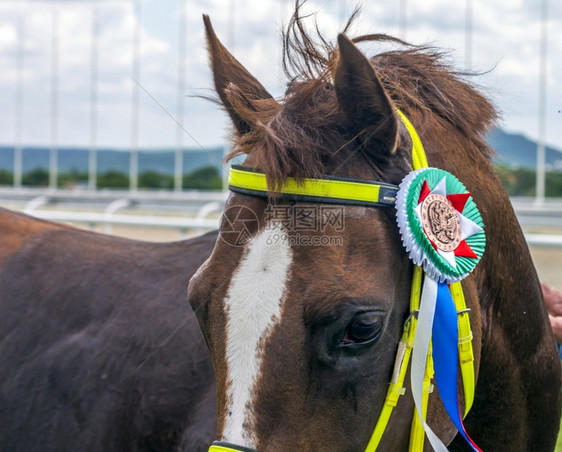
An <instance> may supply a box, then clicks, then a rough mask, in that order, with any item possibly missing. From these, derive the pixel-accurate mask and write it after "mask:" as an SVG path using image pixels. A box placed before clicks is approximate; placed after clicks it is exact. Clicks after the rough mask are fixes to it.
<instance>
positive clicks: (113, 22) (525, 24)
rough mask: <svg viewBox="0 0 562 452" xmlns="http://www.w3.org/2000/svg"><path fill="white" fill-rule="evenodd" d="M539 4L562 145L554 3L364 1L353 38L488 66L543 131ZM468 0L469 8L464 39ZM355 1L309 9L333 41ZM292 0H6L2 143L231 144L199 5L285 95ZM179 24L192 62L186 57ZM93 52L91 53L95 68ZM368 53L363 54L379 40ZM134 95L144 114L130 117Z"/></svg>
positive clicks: (502, 102)
mask: <svg viewBox="0 0 562 452" xmlns="http://www.w3.org/2000/svg"><path fill="white" fill-rule="evenodd" d="M542 1H547V3H548V12H549V14H548V19H547V21H546V24H545V25H546V30H547V31H548V39H547V60H546V61H547V70H546V89H547V95H546V106H545V109H546V123H545V137H546V142H547V143H548V144H551V145H554V146H555V147H558V148H561V149H562V113H561V111H562V89H561V88H560V87H561V86H562V75H561V74H562V57H561V56H562V31H561V30H562V2H560V1H559V0H494V1H489V0H465V1H458V2H453V1H450V0H424V1H423V2H420V1H416V2H414V1H412V0H401V1H396V2H389V1H382V0H369V1H365V2H364V3H363V4H362V14H361V16H360V19H359V20H358V21H357V23H356V26H355V27H354V28H353V34H355V35H357V34H363V33H375V32H376V33H381V32H382V33H389V34H393V35H396V36H400V37H402V38H405V39H407V40H408V41H410V42H412V43H414V44H431V45H434V46H437V47H441V48H444V49H446V50H448V51H450V57H451V61H452V63H453V64H454V65H455V66H456V67H457V68H458V69H460V70H463V69H471V70H475V71H480V72H485V74H483V75H481V76H479V77H477V78H475V79H474V78H473V80H474V81H475V82H476V83H477V84H478V85H479V86H480V87H481V88H482V90H483V92H484V93H485V94H486V95H487V96H489V97H490V98H491V99H492V100H493V102H494V103H495V105H496V106H497V107H498V109H499V110H500V113H501V115H502V120H501V122H500V126H502V127H503V128H505V129H506V130H507V131H510V132H516V133H522V134H524V135H526V136H528V137H529V138H532V139H537V137H538V136H539V120H538V116H539V115H538V112H539V72H540V71H539V68H540V57H539V55H540V36H541V30H543V29H545V28H543V27H541V24H542V22H541V2H542ZM467 2H470V4H472V18H473V21H472V30H473V33H472V34H471V40H470V43H471V45H470V46H467V34H466V32H465V30H466V5H467V4H468V3H467ZM358 4H359V3H358V2H353V1H351V0H324V1H321V0H309V1H308V2H307V3H306V6H305V9H306V10H307V11H310V12H316V13H317V16H316V17H317V21H318V23H319V25H320V28H321V29H322V31H323V32H324V34H325V36H326V37H328V38H330V39H334V40H335V39H336V36H337V33H338V32H339V31H341V29H342V26H343V23H344V21H345V18H347V16H348V15H349V13H350V12H351V11H352V9H353V8H354V7H355V6H356V5H358ZM291 8H292V1H289V0H229V1H227V0H187V1H186V0H181V1H180V0H136V1H133V0H66V1H62V0H58V1H55V0H33V1H31V0H29V1H28V0H0V68H2V70H1V71H0V105H1V106H2V108H0V144H14V142H16V141H18V142H20V143H21V144H23V145H46V146H51V145H52V146H60V147H62V146H84V147H89V146H91V145H93V144H95V146H97V147H100V148H102V147H120V148H130V147H131V146H133V147H134V146H139V147H140V148H170V147H171V148H173V147H175V146H176V145H178V146H184V147H192V148H197V147H202V148H205V147H211V146H216V145H223V144H225V143H226V141H227V138H226V137H227V133H228V130H229V124H228V121H227V117H226V114H225V113H224V112H223V111H222V110H221V109H220V108H219V107H218V106H217V105H216V104H214V103H212V102H209V101H208V100H205V99H202V98H200V97H198V96H210V95H211V96H212V95H213V94H214V91H213V90H212V79H211V74H210V70H209V65H208V58H207V54H206V48H205V40H204V29H203V23H202V20H201V15H202V14H203V13H206V14H209V15H210V16H211V20H212V21H213V25H214V28H215V31H216V32H217V34H218V35H219V37H220V38H221V39H222V41H223V43H224V44H225V45H227V47H228V48H229V49H230V51H231V52H232V53H233V54H234V55H235V56H236V57H237V58H238V59H239V60H240V61H241V62H242V63H243V64H244V65H245V66H246V67H247V68H248V69H249V70H250V71H251V72H252V73H253V74H254V75H255V76H256V77H257V78H258V79H259V80H260V81H261V82H262V84H263V85H264V86H265V87H266V88H267V89H268V90H269V91H270V92H271V93H272V94H273V95H274V96H281V95H282V93H283V91H284V87H285V83H286V80H285V79H284V76H283V73H282V70H281V67H280V61H281V39H280V30H281V27H282V24H286V23H287V21H288V19H289V17H290V14H291ZM402 8H404V9H402ZM96 18H97V20H96ZM182 21H183V23H184V24H185V34H184V35H183V38H184V39H185V41H183V42H185V46H184V47H185V53H184V58H185V72H182V70H181V67H182V66H181V64H179V62H181V61H182V60H181V58H180V57H179V55H180V50H181V48H182V46H181V45H180V44H179V43H180V39H179V38H180V36H181V34H180V29H181V25H180V24H181V23H182ZM96 24H97V26H96ZM311 25H312V23H311ZM136 33H138V36H139V38H140V39H139V41H138V42H139V43H140V44H139V45H140V47H139V53H138V54H139V58H138V59H137V60H135V57H134V55H135V53H134V50H133V49H134V47H133V42H134V36H135V34H136ZM94 36H95V41H92V39H93V37H94ZM92 42H95V43H96V45H95V46H92ZM55 48H56V49H57V52H53V49H55ZM92 49H97V64H95V63H93V62H92V61H93V60H92ZM362 49H363V50H364V51H365V53H366V54H367V55H369V54H372V53H375V52H377V51H380V50H385V49H382V48H372V47H369V46H367V47H362ZM468 49H471V51H469V50H468ZM93 72H97V78H96V80H97V82H96V83H95V84H93V83H92V79H93V78H92V73H93ZM18 74H19V75H18ZM53 74H56V77H53ZM182 74H183V75H182ZM53 80H54V82H53ZM137 82H138V83H137ZM18 87H19V88H18ZM53 87H55V89H54V90H53ZM54 93H55V94H54ZM92 94H94V97H95V98H96V99H97V101H96V102H95V103H94V104H93V103H92ZM135 96H138V105H139V109H138V116H136V115H135V114H133V113H132V111H133V108H132V105H133V103H134V98H135ZM18 99H21V102H20V103H18ZM18 105H19V107H18ZM92 105H96V108H95V109H92ZM182 108H183V114H182V113H181V111H182ZM93 112H95V114H94V115H92V114H93ZM136 121H138V122H136ZM178 123H180V124H181V126H182V127H181V128H180V127H179V126H178ZM93 124H94V125H95V126H94V127H92V125H93ZM135 124H138V131H137V128H136V127H135ZM182 129H183V130H182Z"/></svg>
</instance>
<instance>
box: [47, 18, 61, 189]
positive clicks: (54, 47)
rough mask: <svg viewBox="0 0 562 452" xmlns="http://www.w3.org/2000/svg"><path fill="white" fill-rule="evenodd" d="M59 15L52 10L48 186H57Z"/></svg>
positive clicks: (52, 187) (53, 187)
mask: <svg viewBox="0 0 562 452" xmlns="http://www.w3.org/2000/svg"><path fill="white" fill-rule="evenodd" d="M58 28H59V15H58V11H53V15H52V21H51V148H50V150H49V188H51V189H55V188H57V181H58V155H57V154H58V150H57V141H58V113H59V112H58V100H59V74H58V70H59V61H58V57H59V55H58V52H59V43H58V33H59V30H58Z"/></svg>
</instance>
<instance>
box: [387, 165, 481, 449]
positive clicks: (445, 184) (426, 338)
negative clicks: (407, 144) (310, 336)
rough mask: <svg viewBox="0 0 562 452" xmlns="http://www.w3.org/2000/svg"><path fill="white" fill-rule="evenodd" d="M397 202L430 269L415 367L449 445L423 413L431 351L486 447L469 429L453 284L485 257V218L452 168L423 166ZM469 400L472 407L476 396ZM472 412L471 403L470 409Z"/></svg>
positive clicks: (412, 251)
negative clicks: (460, 382) (427, 406)
mask: <svg viewBox="0 0 562 452" xmlns="http://www.w3.org/2000/svg"><path fill="white" fill-rule="evenodd" d="M396 208H397V221H398V226H399V228H400V233H401V234H402V241H403V244H404V247H405V248H406V250H407V252H408V253H409V256H410V258H411V260H412V261H413V263H414V264H415V265H419V266H420V267H422V268H423V270H424V271H425V278H424V283H423V289H422V293H421V298H420V309H419V314H418V324H417V331H416V336H415V339H414V347H413V351H412V369H411V387H412V394H413V398H414V402H415V405H416V411H417V413H418V416H419V420H420V422H421V424H422V425H423V428H424V430H425V433H426V435H427V437H428V439H429V441H430V443H431V445H432V446H433V448H434V449H435V450H436V451H443V452H445V451H447V448H446V447H445V445H444V444H443V443H442V442H441V440H440V439H439V438H438V437H437V435H435V433H434V432H433V431H432V430H431V428H430V427H429V426H428V425H427V423H426V422H425V420H424V415H423V391H424V387H423V386H424V376H425V374H426V362H428V360H429V359H430V358H429V357H428V354H429V353H431V354H432V359H433V367H434V371H435V382H436V384H437V387H438V389H439V395H440V397H441V400H442V401H443V404H444V406H445V409H446V411H447V413H448V414H449V417H450V418H451V420H452V422H453V424H454V425H455V427H456V428H457V429H458V431H459V432H460V434H461V435H462V436H463V437H464V438H465V440H466V441H467V443H468V444H469V445H470V446H471V447H472V449H473V450H474V451H480V448H478V446H477V445H476V444H475V443H474V441H472V439H471V438H470V436H469V435H468V434H467V432H466V430H465V428H464V425H463V421H462V418H463V416H462V415H461V412H460V405H459V401H458V395H457V369H458V364H459V357H458V353H459V352H458V343H459V331H458V323H457V317H458V315H459V313H458V312H457V309H456V306H455V302H454V300H453V296H452V295H451V290H450V287H449V285H450V284H453V283H456V282H458V281H460V280H462V279H463V278H465V277H466V276H467V275H468V274H469V273H470V272H471V271H472V270H473V269H474V267H475V266H476V264H477V263H478V261H479V260H480V258H481V257H482V254H483V252H484V246H485V241H486V239H485V234H484V225H483V222H482V218H481V216H480V213H479V212H478V209H477V208H476V205H475V203H474V201H473V200H472V196H471V193H469V192H468V191H467V190H466V188H465V187H464V185H463V184H462V183H461V182H459V181H458V180H457V179H456V178H455V177H454V176H453V175H452V174H450V173H448V172H446V171H443V170H440V169H436V168H421V169H419V170H416V171H413V172H411V173H410V174H408V175H407V176H406V177H405V178H404V180H403V181H402V183H401V184H400V190H399V191H398V194H397V199H396ZM430 344H431V346H430ZM465 399H466V394H465ZM465 403H466V404H467V405H468V407H469V405H470V404H471V403H472V400H465ZM468 407H467V408H468ZM467 412H468V409H466V410H465V415H466V413H467Z"/></svg>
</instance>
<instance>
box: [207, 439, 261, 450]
mask: <svg viewBox="0 0 562 452" xmlns="http://www.w3.org/2000/svg"><path fill="white" fill-rule="evenodd" d="M209 452H258V451H257V450H256V449H251V448H249V447H244V446H238V445H236V444H230V443H225V442H224V441H213V444H212V445H211V447H209Z"/></svg>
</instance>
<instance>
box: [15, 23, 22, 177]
mask: <svg viewBox="0 0 562 452" xmlns="http://www.w3.org/2000/svg"><path fill="white" fill-rule="evenodd" d="M23 27H24V18H23V16H20V17H19V18H18V38H17V39H18V44H17V50H16V52H17V53H16V108H15V118H14V119H15V136H14V142H15V146H14V180H13V183H14V187H16V188H19V187H21V178H22V165H23V159H22V153H23V152H22V130H23V56H24V55H23V45H24V35H23V31H24V28H23Z"/></svg>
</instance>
